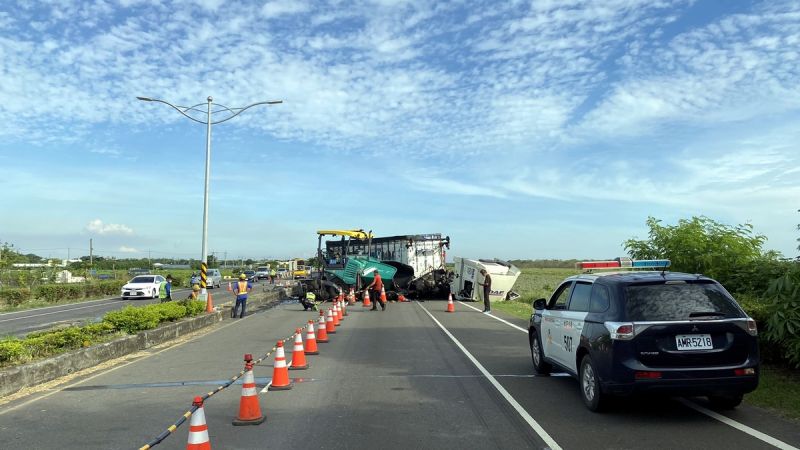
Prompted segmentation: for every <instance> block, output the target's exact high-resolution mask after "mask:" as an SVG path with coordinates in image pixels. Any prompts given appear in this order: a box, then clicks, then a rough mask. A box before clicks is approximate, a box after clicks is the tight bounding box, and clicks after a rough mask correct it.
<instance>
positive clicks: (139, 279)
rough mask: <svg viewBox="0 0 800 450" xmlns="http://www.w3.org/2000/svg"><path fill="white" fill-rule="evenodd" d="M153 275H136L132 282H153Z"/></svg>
mask: <svg viewBox="0 0 800 450" xmlns="http://www.w3.org/2000/svg"><path fill="white" fill-rule="evenodd" d="M152 282H153V277H135V278H134V279H132V280H131V283H152Z"/></svg>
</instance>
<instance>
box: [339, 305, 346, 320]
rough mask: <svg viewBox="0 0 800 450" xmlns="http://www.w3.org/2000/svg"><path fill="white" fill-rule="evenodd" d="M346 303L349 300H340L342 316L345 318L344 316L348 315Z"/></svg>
mask: <svg viewBox="0 0 800 450" xmlns="http://www.w3.org/2000/svg"><path fill="white" fill-rule="evenodd" d="M346 304H347V302H346V301H342V302H340V303H339V308H341V309H342V317H343V318H344V316H346V315H347V308H345V305H346Z"/></svg>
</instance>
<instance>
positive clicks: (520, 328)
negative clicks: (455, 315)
mask: <svg viewBox="0 0 800 450" xmlns="http://www.w3.org/2000/svg"><path fill="white" fill-rule="evenodd" d="M458 303H461V304H462V305H464V306H466V307H467V308H472V309H474V310H475V311H478V312H481V310H480V309H478V308H476V307H474V306H472V305H468V304H466V303H464V302H462V301H459V302H458ZM486 315H487V316H489V317H491V318H492V319H495V320H499V321H500V322H503V323H504V324H506V325H508V326H510V327H512V328H516V329H518V330H519V331H522V332H523V333H525V334H528V330H526V329H525V328H522V327H520V326H517V325H514V324H513V323H511V322H509V321H507V320H506V319H501V318H499V317H497V316H493V315H492V314H491V313H489V314H486Z"/></svg>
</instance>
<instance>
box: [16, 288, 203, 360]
mask: <svg viewBox="0 0 800 450" xmlns="http://www.w3.org/2000/svg"><path fill="white" fill-rule="evenodd" d="M205 309H206V304H205V302H202V301H198V300H191V301H188V300H185V301H179V302H168V303H157V304H152V305H146V306H141V307H138V308H137V307H134V306H127V307H125V308H123V309H121V310H118V311H112V312H109V313H107V314H106V315H105V317H103V321H102V322H98V323H93V324H91V325H85V326H82V327H68V328H61V329H56V330H47V331H40V332H35V333H30V334H28V335H27V336H26V337H25V338H24V339H19V338H15V337H10V338H6V339H4V340H0V364H9V363H21V362H26V361H30V360H32V359H35V358H41V357H45V356H51V355H55V354H59V353H63V352H65V351H67V350H72V349H76V348H81V347H88V346H90V345H92V344H94V343H96V342H98V339H99V338H102V337H103V336H107V335H110V334H114V333H119V332H125V333H128V334H134V333H136V332H139V331H142V330H149V329H152V328H156V327H157V326H158V325H159V324H160V323H162V322H170V321H175V320H179V319H182V318H184V317H187V316H196V315H199V314H201V313H203V312H204V311H205Z"/></svg>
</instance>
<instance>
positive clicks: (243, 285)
mask: <svg viewBox="0 0 800 450" xmlns="http://www.w3.org/2000/svg"><path fill="white" fill-rule="evenodd" d="M238 284H239V292H238V293H237V294H236V295H247V281H240V282H239V283H238Z"/></svg>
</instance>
